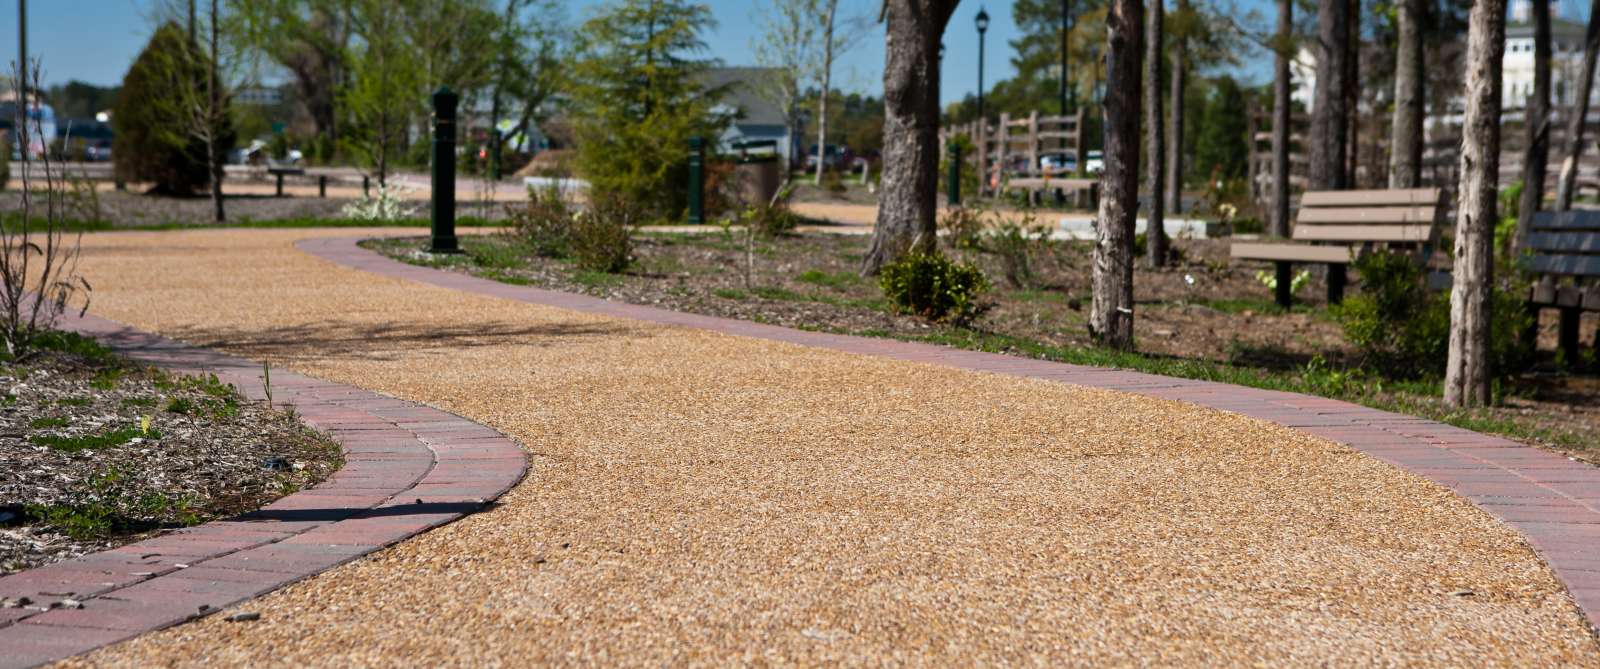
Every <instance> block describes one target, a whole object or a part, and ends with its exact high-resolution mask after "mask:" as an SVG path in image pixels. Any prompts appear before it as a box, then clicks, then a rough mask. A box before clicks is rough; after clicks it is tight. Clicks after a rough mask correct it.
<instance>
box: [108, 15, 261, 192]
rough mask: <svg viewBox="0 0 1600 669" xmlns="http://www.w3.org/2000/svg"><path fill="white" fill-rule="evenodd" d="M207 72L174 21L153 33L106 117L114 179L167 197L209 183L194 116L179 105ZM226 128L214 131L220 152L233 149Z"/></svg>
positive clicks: (202, 57) (203, 60)
mask: <svg viewBox="0 0 1600 669" xmlns="http://www.w3.org/2000/svg"><path fill="white" fill-rule="evenodd" d="M208 68H209V60H208V59H207V58H206V56H205V55H204V54H202V53H200V52H199V50H198V49H195V48H194V45H193V44H192V43H191V42H190V41H189V38H188V36H187V34H186V33H185V32H184V30H183V29H182V28H179V27H178V25H177V24H176V23H170V22H169V23H166V24H164V25H162V26H161V27H159V28H157V29H156V32H155V35H153V36H151V38H150V43H149V44H147V45H145V48H144V51H142V52H140V54H139V57H138V59H137V60H135V61H134V63H133V66H132V67H130V68H129V69H128V74H127V76H125V77H124V78H123V80H122V90H121V92H119V93H118V94H117V102H116V105H115V108H114V113H113V114H112V116H111V124H112V127H113V129H114V130H115V138H114V139H113V140H112V151H111V155H112V159H113V160H114V161H115V163H116V173H117V178H119V179H121V180H123V181H144V182H151V183H153V184H154V191H155V192H158V193H163V194H171V195H193V194H194V193H196V192H197V191H199V190H200V189H201V188H202V187H204V186H205V185H207V184H208V183H210V180H211V175H210V168H209V167H208V166H207V160H206V146H205V143H204V142H203V141H201V140H199V139H197V138H196V136H195V133H194V132H192V130H193V128H194V127H195V123H196V121H195V117H194V114H193V112H192V111H191V110H190V109H187V108H186V107H185V105H184V102H183V100H184V99H195V98H196V97H197V96H199V95H200V94H199V93H196V92H195V91H196V87H199V86H203V85H204V82H205V80H206V76H207V75H206V73H207V70H208ZM224 116H226V117H231V115H227V114H225V115H224ZM227 125H228V126H229V127H224V128H221V129H219V132H218V136H219V138H220V143H221V146H222V147H223V148H225V149H226V148H231V147H232V146H233V131H232V128H231V122H228V124H227Z"/></svg>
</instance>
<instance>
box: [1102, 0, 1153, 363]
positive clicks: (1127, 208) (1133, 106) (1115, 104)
mask: <svg viewBox="0 0 1600 669" xmlns="http://www.w3.org/2000/svg"><path fill="white" fill-rule="evenodd" d="M1143 22H1144V2H1143V0H1112V2H1111V4H1110V5H1109V6H1108V7H1107V12H1106V61H1105V62H1106V84H1107V86H1106V94H1105V105H1104V112H1103V114H1102V118H1104V119H1105V149H1104V151H1105V170H1104V171H1103V172H1101V174H1100V192H1101V197H1100V212H1099V217H1098V218H1099V220H1098V221H1097V223H1096V229H1095V245H1094V266H1093V296H1092V299H1091V301H1090V307H1089V336H1090V337H1092V338H1094V339H1095V341H1097V342H1099V343H1101V344H1102V345H1105V346H1109V347H1112V348H1117V349H1122V350H1129V349H1132V348H1133V224H1134V219H1135V217H1136V216H1137V215H1138V211H1139V93H1140V91H1139V70H1140V62H1139V61H1140V58H1141V56H1143V53H1142V52H1143V49H1142V47H1143V44H1142V42H1143V40H1142V37H1143V35H1144V27H1143V25H1142V24H1143Z"/></svg>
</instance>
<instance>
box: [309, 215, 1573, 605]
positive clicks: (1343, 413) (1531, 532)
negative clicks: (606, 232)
mask: <svg viewBox="0 0 1600 669" xmlns="http://www.w3.org/2000/svg"><path fill="white" fill-rule="evenodd" d="M360 239H361V238H358V237H345V238H322V239H307V240H304V241H301V242H300V243H299V244H298V245H297V246H298V247H299V248H300V249H301V250H303V251H306V252H308V253H310V254H312V255H314V256H317V257H320V258H323V259H325V260H329V261H331V262H334V263H337V264H340V265H345V266H349V267H353V268H356V269H361V270H366V271H369V272H373V273H377V274H382V275H385V276H390V277H397V278H402V279H411V280H414V281H419V282H422V283H427V284H432V285H435V286H441V287H445V288H453V289H456V290H461V291H466V292H470V293H477V294H481V295H489V296H493V297H500V298H505V299H509V300H519V301H522V302H529V303H534V304H542V305H548V306H554V307H561V308H566V309H573V310H577V311H584V312H589V313H596V314H604V315H608V316H616V317H619V318H630V319H635V320H642V321H650V322H655V323H663V324H669V325H677V326H683V327H692V328H700V329H704V330H711V331H715V332H722V333H726V334H731V335H739V336H745V337H755V338H760V339H769V340H775V341H785V342H792V343H796V344H803V345H807V346H816V347H820V348H828V349H833V350H838V351H846V352H850V353H858V354H865V355H874V356H880V357H886V358H894V359H898V360H909V361H917V362H927V363H934V364H941V365H948V366H951V367H958V368H961V369H969V370H976V371H983V372H992V373H996V374H1006V375H1011V376H1019V377H1027V378H1037V379H1048V380H1054V381H1061V382H1063V383H1071V384H1076V385H1082V386H1090V387H1095V388H1108V389H1112V390H1121V391H1126V392H1132V393H1137V394H1141V395H1148V396H1151V397H1160V398H1165V399H1173V400H1180V401H1184V402H1189V403H1192V404H1197V405H1200V406H1205V407H1210V408H1214V409H1222V410H1225V411H1232V412H1235V413H1240V414H1243V415H1246V416H1250V417H1253V418H1260V419H1263V420H1267V421H1271V422H1274V423H1278V424H1280V425H1284V426H1288V427H1292V428H1295V429H1298V430H1300V431H1303V432H1306V433H1309V434H1313V435H1316V436H1319V437H1324V438H1326V439H1330V440H1333V441H1336V442H1339V443H1341V444H1345V445H1348V446H1350V447H1352V448H1355V449H1356V450H1359V451H1361V452H1363V453H1366V454H1367V455H1370V456H1372V457H1375V458H1378V459H1380V460H1383V461H1385V462H1388V463H1390V464H1393V465H1395V466H1397V467H1399V468H1401V469H1404V470H1406V471H1410V472H1412V473H1415V474H1418V475H1420V476H1423V477H1425V478H1428V479H1429V480H1432V481H1434V482H1436V483H1438V484H1440V485H1443V486H1445V487H1446V488H1449V489H1451V490H1454V491H1455V492H1456V493H1457V494H1459V495H1461V496H1462V497H1465V498H1466V499H1467V500H1469V501H1471V502H1472V503H1473V504H1475V505H1477V506H1478V507H1479V508H1481V509H1483V510H1485V511H1487V512H1489V513H1490V514H1492V515H1494V516H1495V517H1497V518H1499V519H1500V520H1502V521H1504V522H1505V523H1506V524H1508V525H1510V526H1511V527H1513V528H1515V529H1516V530H1517V531H1519V532H1521V533H1522V534H1523V536H1525V537H1527V538H1528V540H1529V542H1530V543H1531V544H1532V545H1533V547H1534V548H1535V550H1537V551H1538V552H1539V554H1540V555H1542V556H1543V557H1544V559H1545V560H1546V562H1548V563H1549V565H1550V566H1551V567H1552V568H1553V569H1554V570H1555V572H1556V574H1557V576H1559V577H1560V578H1561V580H1562V581H1563V582H1564V583H1565V584H1566V586H1567V588H1568V590H1569V591H1571V593H1572V595H1573V597H1574V598H1575V599H1576V600H1577V602H1578V605H1579V606H1580V607H1581V608H1582V609H1583V610H1584V612H1585V613H1586V614H1587V616H1588V618H1589V622H1590V625H1591V626H1593V627H1595V628H1596V629H1600V552H1597V551H1596V550H1595V549H1596V548H1597V547H1600V469H1597V468H1595V467H1590V466H1588V465H1585V464H1582V463H1579V462H1575V461H1572V460H1570V459H1568V458H1565V457H1562V456H1560V455H1557V454H1555V453H1551V452H1548V451H1543V450H1539V449H1535V448H1528V447H1526V446H1522V445H1520V444H1517V443H1515V442H1512V441H1508V440H1505V439H1501V438H1498V437H1491V436H1488V435H1484V434H1479V433H1476V432H1472V431H1469V430H1464V429H1461V428H1457V427H1451V426H1449V425H1444V424H1441V423H1436V422H1434V421H1430V420H1425V419H1421V418H1416V417H1413V416H1405V415H1401V414H1395V413H1389V412H1386V411H1379V410H1376V409H1369V408H1367V407H1363V406H1358V405H1355V404H1350V403H1348V402H1340V401H1337V400H1330V399H1323V398H1320V397H1310V396H1307V395H1299V394H1295V393H1286V392H1277V391H1270V390H1258V389H1254V388H1245V387H1241V386H1234V385H1229V384H1224V383H1214V382H1209V381H1192V380H1187V379H1175V378H1169V377H1164V376H1156V375H1152V374H1143V373H1139V372H1130V371H1123V370H1114V369H1103V368H1096V367H1085V366H1081V365H1069V364H1064V363H1058V362H1048V361H1044V360H1033V359H1028V358H1018V357H1012V356H1006V355H999V354H993V353H979V352H974V351H964V350H960V349H954V348H946V347H942V346H934V345H929V344H916V343H909V342H900V341H893V340H888V339H870V338H864V337H852V336H846V335H835V334H825V333H818V332H805V331H802V330H794V329H790V328H784V327H778V326H774V325H763V324H760V323H752V322H748V321H738V320H731V319H726V318H716V317H711V316H701V315H697V314H686V313H681V312H675V311H667V310H664V309H658V308H654V307H646V306H638V305H631V304H622V303H619V302H610V301H607V300H602V299H599V298H594V297H588V296H584V295H575V294H571V293H561V292H555V291H549V290H543V289H539V288H529V287H525V286H513V285H510V284H505V283H500V282H497V281H490V280H487V279H479V278H476V277H472V276H468V275H466V274H462V273H459V272H448V271H443V270H436V269H430V268H426V267H420V266H416V265H409V264H406V263H402V262H399V261H396V260H391V259H389V258H387V257H385V256H383V255H381V254H379V253H376V252H373V251H368V250H366V249H363V248H360V247H359V246H357V245H356V244H357V242H358V241H360Z"/></svg>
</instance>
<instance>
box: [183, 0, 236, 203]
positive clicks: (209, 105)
mask: <svg viewBox="0 0 1600 669" xmlns="http://www.w3.org/2000/svg"><path fill="white" fill-rule="evenodd" d="M189 8H190V9H189V11H190V13H191V14H193V12H194V4H193V3H192V2H191V3H190V5H189ZM217 24H218V21H217V0H211V58H210V62H208V63H206V117H205V129H204V130H203V131H202V132H201V138H202V139H204V140H205V143H206V164H207V165H209V166H210V167H211V213H212V220H214V221H216V222H218V223H221V222H223V221H226V220H228V212H227V211H226V210H225V209H224V205H223V201H222V177H223V171H224V170H223V168H222V151H223V149H224V148H226V147H223V146H222V143H223V141H224V139H225V138H224V135H231V134H232V133H230V132H227V130H226V128H227V124H228V119H226V118H224V115H225V114H227V113H228V110H227V108H226V107H224V106H223V103H222V96H223V92H222V78H221V77H219V76H217V68H219V67H221V64H220V60H221V53H220V52H219V51H218V50H217V40H218V39H219V37H220V34H221V33H220V31H219V30H218V26H217Z"/></svg>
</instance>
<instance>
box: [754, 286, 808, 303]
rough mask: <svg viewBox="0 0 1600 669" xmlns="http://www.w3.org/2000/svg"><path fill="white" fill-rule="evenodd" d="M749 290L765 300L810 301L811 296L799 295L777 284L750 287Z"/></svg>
mask: <svg viewBox="0 0 1600 669" xmlns="http://www.w3.org/2000/svg"><path fill="white" fill-rule="evenodd" d="M750 292H751V293H754V294H755V296H756V297H759V298H762V299H765V300H781V301H785V302H810V301H811V297H810V296H808V295H801V294H800V293H796V292H794V291H792V290H789V289H788V288H780V287H778V286H756V287H754V288H751V289H750Z"/></svg>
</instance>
